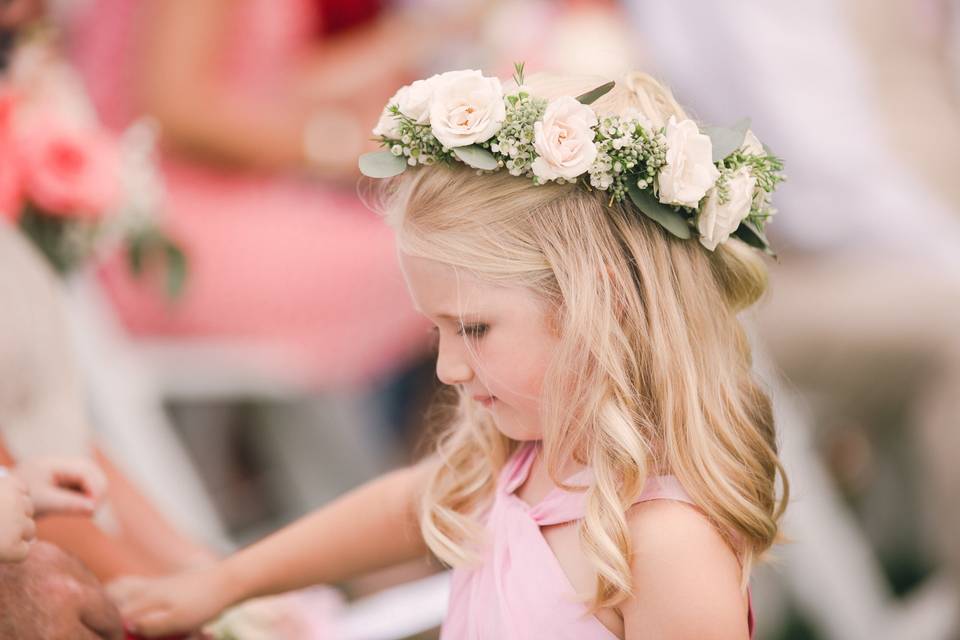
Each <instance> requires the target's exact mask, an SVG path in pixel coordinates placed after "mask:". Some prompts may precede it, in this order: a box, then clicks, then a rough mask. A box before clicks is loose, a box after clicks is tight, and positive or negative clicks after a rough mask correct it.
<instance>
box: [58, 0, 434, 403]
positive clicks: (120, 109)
mask: <svg viewBox="0 0 960 640" xmlns="http://www.w3.org/2000/svg"><path fill="white" fill-rule="evenodd" d="M146 4H147V3H145V2H131V1H130V0H91V1H90V2H86V3H83V4H82V6H81V7H80V8H78V9H77V10H76V11H75V12H73V13H74V17H73V20H72V23H71V25H70V29H69V31H68V35H69V54H70V58H71V60H72V61H73V63H74V64H75V66H76V68H77V69H78V70H79V72H80V74H81V77H82V78H83V80H84V82H85V84H86V88H87V91H88V92H89V94H90V96H91V98H92V100H93V102H94V105H95V106H96V108H97V111H98V113H99V115H100V118H101V119H102V120H103V121H104V123H105V124H106V125H107V126H109V127H112V128H115V129H117V130H120V129H122V128H123V127H125V126H126V125H128V124H129V123H130V122H131V121H132V120H133V118H135V117H136V116H138V115H139V114H138V113H137V112H136V109H135V106H134V100H133V94H132V88H133V86H134V83H135V78H134V77H133V73H134V64H133V60H135V58H134V56H135V55H136V53H137V44H138V42H139V41H140V40H141V39H142V36H141V35H139V33H140V28H141V22H142V20H143V9H144V7H145V6H146ZM337 4H339V5H343V6H342V7H340V8H341V9H342V8H343V7H346V9H349V8H350V4H351V3H350V2H348V1H347V0H338V2H335V1H334V0H327V2H326V3H318V2H315V1H313V0H236V2H235V3H234V10H233V11H232V14H231V16H230V23H229V24H228V25H225V29H227V33H228V36H227V38H226V42H227V45H226V46H225V51H223V52H222V54H223V56H222V57H223V59H222V61H221V64H220V67H219V72H220V73H219V80H220V82H222V83H223V85H224V86H225V87H227V88H228V89H229V91H231V92H232V93H233V94H234V95H236V96H237V99H238V100H259V99H263V96H269V95H271V92H272V91H276V90H278V89H276V87H277V85H278V83H282V82H283V79H284V78H286V77H288V74H289V72H290V70H291V69H292V68H294V66H295V64H296V61H297V60H298V58H299V56H301V55H303V52H304V51H305V50H306V48H307V47H308V46H310V45H311V43H312V42H314V41H315V40H316V39H317V38H323V37H326V36H325V35H324V33H323V31H324V30H320V31H319V32H318V28H317V24H318V18H317V11H318V10H320V7H323V8H324V9H323V10H324V14H323V15H324V16H325V17H327V18H328V20H329V19H331V16H333V18H336V17H337V16H338V15H340V14H339V13H337V12H335V11H333V9H334V8H336V7H333V6H332V5H337ZM367 4H370V3H367ZM328 5H330V6H328ZM344 10H345V9H344ZM340 13H343V11H341V12H340ZM338 19H339V18H338ZM340 21H341V22H342V20H340ZM387 98H389V95H386V96H385V98H384V99H385V100H386V99H387ZM370 124H371V126H373V124H374V123H372V122H371V123H370ZM162 170H163V177H164V181H165V183H166V187H167V203H166V209H165V211H164V218H163V224H164V226H165V227H166V228H167V229H168V231H169V232H170V233H171V234H172V235H173V236H175V237H176V238H177V239H178V240H180V241H181V242H182V243H183V244H184V245H185V248H186V251H187V254H188V257H189V259H190V273H189V279H188V282H187V285H188V289H187V292H186V295H185V297H184V299H182V300H180V301H178V302H176V303H173V304H171V303H169V302H168V301H167V300H166V299H165V298H164V296H163V294H162V291H160V290H159V288H158V287H157V286H156V284H155V283H153V284H151V285H148V284H144V283H142V282H140V281H138V280H136V279H135V278H133V277H131V275H130V274H129V273H128V271H127V269H126V267H125V264H124V260H123V259H122V257H121V256H120V255H117V256H114V258H113V259H111V260H109V261H108V262H107V264H105V265H104V266H103V268H102V271H101V280H102V282H103V284H104V285H105V288H106V290H107V293H108V295H109V298H110V300H111V302H112V303H113V306H114V308H115V310H116V312H117V314H118V315H119V317H120V319H121V320H122V322H123V323H124V325H125V326H126V328H127V329H128V330H129V331H130V332H132V333H133V334H135V335H143V336H176V337H178V338H180V339H183V340H189V339H193V338H199V339H204V340H208V339H213V340H217V341H225V342H240V343H243V344H244V345H246V346H249V347H250V348H251V349H250V351H251V353H259V354H264V355H265V356H266V359H267V360H268V361H269V362H270V363H271V364H272V365H276V364H277V363H281V364H282V365H283V366H286V368H287V369H289V370H291V371H292V372H293V373H295V374H297V375H300V376H301V378H302V379H304V381H305V382H307V383H311V384H313V385H314V386H316V387H328V386H330V385H339V384H357V383H361V384H362V383H365V382H368V381H371V380H373V379H376V378H380V377H384V376H386V375H389V374H390V373H391V372H392V371H393V370H395V369H398V368H400V367H401V366H403V365H404V364H405V363H407V362H408V361H409V360H410V359H412V358H414V357H416V356H418V355H421V354H423V353H425V351H426V348H427V345H428V339H427V332H426V328H427V325H426V324H425V323H424V321H423V320H422V319H421V318H420V317H419V316H418V315H417V314H416V313H415V312H414V310H413V308H412V307H411V305H410V303H409V300H408V297H407V293H406V288H405V285H404V282H403V278H402V275H401V273H400V270H399V267H398V265H397V260H396V254H395V250H394V242H393V236H392V232H391V231H390V230H389V229H388V228H387V226H386V225H385V224H384V223H383V222H382V221H381V220H380V219H379V218H378V217H377V216H376V215H375V214H373V213H372V212H370V211H369V210H367V209H366V208H365V207H364V206H363V204H362V203H361V202H360V200H359V198H358V197H357V196H356V194H355V192H354V189H352V188H343V187H335V186H333V185H329V184H323V183H320V182H315V181H307V180H305V179H299V180H298V179H296V178H295V177H293V176H285V175H281V174H270V173H253V172H237V171H230V170H224V169H218V168H216V167H212V166H208V165H205V164H202V163H200V162H196V161H192V160H190V159H187V158H183V157H178V156H175V155H168V156H166V157H164V158H163V162H162Z"/></svg>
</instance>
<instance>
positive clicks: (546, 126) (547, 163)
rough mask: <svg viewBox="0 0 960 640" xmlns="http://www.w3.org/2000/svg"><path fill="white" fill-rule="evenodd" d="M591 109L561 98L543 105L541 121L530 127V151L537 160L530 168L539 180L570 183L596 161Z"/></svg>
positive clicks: (571, 99) (575, 101)
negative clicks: (531, 133)
mask: <svg viewBox="0 0 960 640" xmlns="http://www.w3.org/2000/svg"><path fill="white" fill-rule="evenodd" d="M596 125H597V116H596V114H595V113H594V112H593V109H591V108H590V107H588V106H587V105H585V104H581V103H580V102H577V100H576V98H572V97H570V96H564V97H562V98H557V99H556V100H553V101H552V102H550V104H548V105H547V108H546V110H545V111H544V112H543V118H542V119H541V120H538V121H537V122H535V123H534V124H533V147H534V149H536V150H537V155H538V156H539V157H538V158H537V159H536V160H534V161H533V165H532V166H531V168H532V169H533V173H534V175H535V176H537V177H538V178H540V179H541V180H556V179H557V178H567V179H568V180H573V179H575V178H576V177H577V176H579V175H581V174H583V173H586V172H587V169H589V168H590V165H592V164H593V161H594V160H595V159H596V157H597V146H596V145H595V144H594V143H593V136H594V132H593V129H592V127H595V126H596Z"/></svg>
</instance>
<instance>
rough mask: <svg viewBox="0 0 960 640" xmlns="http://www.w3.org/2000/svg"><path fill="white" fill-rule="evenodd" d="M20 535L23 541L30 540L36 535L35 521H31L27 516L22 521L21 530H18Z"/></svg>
mask: <svg viewBox="0 0 960 640" xmlns="http://www.w3.org/2000/svg"><path fill="white" fill-rule="evenodd" d="M20 537H21V539H22V541H23V542H24V543H27V542H30V541H31V540H33V539H34V538H36V537H37V523H36V522H34V521H33V519H32V518H28V519H27V521H26V522H25V523H23V530H22V531H21V532H20Z"/></svg>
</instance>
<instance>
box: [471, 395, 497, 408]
mask: <svg viewBox="0 0 960 640" xmlns="http://www.w3.org/2000/svg"><path fill="white" fill-rule="evenodd" d="M473 399H474V400H476V401H477V402H479V403H480V404H482V405H483V406H485V407H489V406H491V405H492V404H493V403H494V402H496V401H497V398H496V396H473Z"/></svg>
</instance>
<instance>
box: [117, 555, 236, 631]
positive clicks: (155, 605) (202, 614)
mask: <svg viewBox="0 0 960 640" xmlns="http://www.w3.org/2000/svg"><path fill="white" fill-rule="evenodd" d="M229 586H230V585H228V584H227V580H226V579H225V578H224V576H223V573H222V571H221V570H220V565H216V566H212V567H207V568H204V569H198V570H195V571H189V572H185V573H180V574H177V575H173V576H167V577H163V578H141V577H125V578H120V579H118V580H114V581H113V582H111V583H110V584H109V585H107V594H108V595H109V596H110V598H111V599H112V600H113V602H114V604H116V605H117V608H118V609H120V616H121V617H122V618H123V621H124V624H125V626H126V627H127V629H129V630H130V631H132V632H134V633H137V634H139V635H142V636H144V637H147V638H154V637H157V636H163V635H169V634H173V633H186V632H189V631H193V630H196V629H199V628H200V627H201V626H203V625H204V624H205V623H207V622H209V621H211V620H213V619H214V618H216V617H217V616H218V615H219V614H220V612H221V611H223V610H224V609H225V608H227V607H228V606H229V605H230V604H231V602H230V600H229V597H228V596H227V595H226V594H227V593H229V591H230V589H229Z"/></svg>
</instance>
